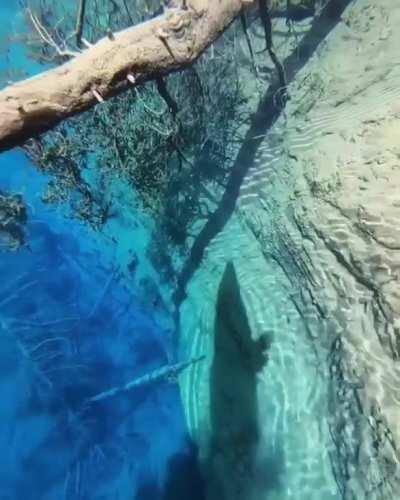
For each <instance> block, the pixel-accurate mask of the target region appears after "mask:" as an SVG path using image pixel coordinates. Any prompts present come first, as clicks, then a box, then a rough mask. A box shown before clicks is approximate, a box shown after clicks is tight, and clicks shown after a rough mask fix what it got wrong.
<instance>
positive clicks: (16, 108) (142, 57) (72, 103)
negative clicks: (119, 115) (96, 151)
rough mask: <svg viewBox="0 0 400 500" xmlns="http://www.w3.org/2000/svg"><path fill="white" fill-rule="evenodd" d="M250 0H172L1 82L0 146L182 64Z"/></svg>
mask: <svg viewBox="0 0 400 500" xmlns="http://www.w3.org/2000/svg"><path fill="white" fill-rule="evenodd" d="M255 3H256V0H188V1H187V2H185V4H182V2H181V0H172V1H170V2H169V7H168V8H166V10H165V12H164V14H163V15H161V16H158V17H156V18H154V19H151V20H150V21H147V22H144V23H142V24H139V25H137V26H133V27H131V28H128V29H126V30H123V31H120V32H118V33H115V34H112V36H107V37H105V38H103V39H102V40H100V41H99V42H97V43H96V44H95V45H92V46H90V47H88V48H86V49H84V50H83V51H82V52H79V53H78V54H77V55H76V56H75V57H73V58H72V59H71V60H70V61H68V62H66V63H64V64H63V65H62V66H59V67H57V68H55V69H51V70H49V71H46V72H45V73H42V74H40V75H38V76H36V77H33V78H30V79H27V80H24V81H22V82H20V83H16V84H13V85H11V86H9V87H6V88H5V89H4V90H2V91H0V151H3V150H6V149H9V148H12V147H14V146H17V145H20V144H22V143H23V142H25V141H26V140H27V139H29V138H31V137H34V136H35V135H37V134H39V133H41V132H45V131H46V130H49V129H50V128H52V127H54V126H55V125H57V124H58V123H59V122H61V121H62V120H64V119H66V118H68V117H70V116H73V115H76V114H78V113H81V112H82V111H85V110H87V109H89V108H91V107H93V106H94V105H96V104H97V103H99V102H102V101H103V100H105V99H108V98H110V97H112V96H114V95H116V94H118V93H119V92H122V91H123V90H126V89H127V88H129V87H134V86H137V85H140V84H142V83H144V82H146V81H148V80H154V79H157V78H160V77H162V76H163V75H166V74H168V73H171V72H174V71H178V70H181V69H184V68H187V67H188V66H190V65H191V64H192V63H193V62H194V61H195V60H196V59H197V58H198V57H199V56H200V55H201V54H202V52H203V51H204V50H205V49H206V48H207V47H208V46H209V45H211V44H212V43H213V42H214V41H215V40H216V39H217V38H218V37H219V36H220V35H221V34H222V33H223V31H224V30H225V29H226V28H227V27H228V26H229V25H230V24H231V23H232V21H233V20H234V19H235V18H236V17H237V16H239V15H240V14H241V13H242V12H243V9H244V8H246V7H250V6H252V5H254V4H255ZM82 5H84V2H82ZM185 5H186V7H185ZM80 34H81V29H80V27H79V26H78V27H77V35H78V37H79V36H80ZM222 84H224V83H223V82H221V85H222ZM227 84H228V83H227Z"/></svg>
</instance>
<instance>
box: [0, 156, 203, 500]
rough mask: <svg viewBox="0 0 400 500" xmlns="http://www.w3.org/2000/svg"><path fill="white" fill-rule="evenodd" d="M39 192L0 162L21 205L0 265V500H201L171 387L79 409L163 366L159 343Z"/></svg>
mask: <svg viewBox="0 0 400 500" xmlns="http://www.w3.org/2000/svg"><path fill="white" fill-rule="evenodd" d="M42 182H43V180H42V179H41V178H40V177H39V175H38V174H36V173H35V171H34V170H33V168H32V167H31V166H30V165H29V164H28V161H27V160H26V159H25V158H24V156H23V155H22V154H21V153H18V152H12V153H7V154H5V155H2V156H1V157H0V189H3V190H11V191H12V192H23V194H24V197H25V199H26V200H27V201H28V203H29V222H28V227H27V238H28V241H29V247H28V248H25V249H23V250H20V251H19V252H16V253H2V254H1V256H0V276H1V284H0V391H1V392H0V393H1V406H0V428H1V433H0V447H1V449H2V461H1V467H0V499H1V500H6V499H7V500H22V499H43V500H52V499H55V500H56V499H57V500H58V499H64V498H65V499H67V500H72V499H100V498H101V499H104V500H105V499H117V498H118V499H125V498H126V499H130V500H134V499H135V500H139V499H140V500H147V499H149V500H150V499H151V500H157V499H168V500H172V499H178V498H179V499H181V498H185V497H187V496H186V495H189V491H196V492H198V494H199V496H198V498H201V497H202V495H201V482H200V479H199V477H198V473H197V468H196V451H195V449H194V446H193V444H191V442H190V440H189V438H188V436H187V433H186V429H185V422H184V417H183V412H182V408H181V403H180V399H179V392H178V388H177V385H176V384H173V383H168V382H159V383H157V384H153V385H151V386H146V387H144V388H142V389H137V390H135V391H131V392H129V393H123V394H121V395H119V396H116V397H114V398H111V399H109V400H106V401H105V402H103V403H102V404H97V405H92V406H91V407H89V408H88V409H85V400H86V399H87V398H88V397H90V396H93V395H95V394H97V393H98V392H101V391H103V390H105V389H108V388H110V387H113V386H115V385H120V384H123V383H125V382H127V381H129V380H131V379H133V378H136V377H138V376H140V375H142V374H145V373H148V372H151V371H152V370H154V369H155V368H157V367H160V366H163V365H165V364H167V363H168V361H167V355H166V348H165V347H166V346H165V340H164V338H163V331H162V330H161V328H160V327H159V326H158V325H157V323H156V321H155V320H154V319H152V315H151V310H150V311H149V310H143V308H141V307H140V306H139V305H138V303H139V302H138V300H137V298H135V293H134V291H132V290H131V289H128V287H127V283H124V278H123V277H122V276H121V275H120V273H119V272H118V266H117V263H116V262H115V261H113V258H112V253H113V249H112V247H110V244H109V243H108V242H107V241H106V240H104V242H103V241H102V239H101V237H100V238H99V237H98V238H96V239H95V238H94V237H92V236H91V234H90V231H89V230H88V229H87V228H83V227H80V226H78V224H77V223H76V222H74V221H70V220H68V219H66V218H64V217H63V215H62V214H56V213H52V212H50V211H49V210H47V209H46V207H45V206H43V205H42V203H41V202H40V200H39V198H38V190H39V189H40V185H41V183H42ZM185 491H186V492H185ZM190 497H191V498H195V497H194V496H193V493H191V494H190Z"/></svg>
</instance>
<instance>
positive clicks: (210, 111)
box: [0, 0, 400, 500]
mask: <svg viewBox="0 0 400 500" xmlns="http://www.w3.org/2000/svg"><path fill="white" fill-rule="evenodd" d="M52 1H53V0H33V3H34V5H36V6H37V5H39V4H41V5H42V6H46V5H48V6H50V7H49V8H48V9H47V10H46V8H45V7H43V9H44V10H45V14H44V16H45V17H44V21H43V22H44V23H46V22H48V23H50V24H51V25H53V24H54V23H55V20H54V19H53V17H52V16H53V15H55V13H56V14H57V16H58V15H59V14H60V9H61V10H63V9H64V8H65V9H66V10H65V12H64V13H65V14H66V17H67V18H68V14H70V13H71V11H69V9H71V6H72V5H74V6H75V3H74V4H72V3H62V4H57V9H58V10H57V9H56V8H54V9H53V8H52V7H53V6H54V5H55V4H54V5H53V4H52ZM71 1H72V0H71ZM221 1H222V0H221ZM166 3H167V2H166ZM189 3H190V2H189ZM260 3H261V4H262V3H263V2H260ZM275 3H279V4H281V5H282V6H284V7H285V8H287V6H291V9H294V10H292V11H291V12H292V15H291V17H287V18H285V17H282V14H279V15H276V16H275V17H274V19H273V41H274V44H275V49H276V51H277V53H278V55H279V59H280V61H281V62H282V63H283V67H284V75H283V76H282V75H280V78H274V72H276V70H277V68H276V66H275V65H274V63H273V59H274V57H273V56H272V58H271V57H270V56H271V54H270V53H269V54H268V53H267V52H266V51H265V50H264V49H265V32H264V27H263V26H262V25H261V24H260V23H259V21H256V20H255V12H254V11H250V12H249V13H248V15H247V21H246V22H247V23H248V26H247V29H248V35H249V38H246V36H245V35H244V34H243V19H242V20H241V22H240V21H238V22H236V23H234V24H233V25H232V26H231V28H230V29H229V30H228V31H227V34H225V35H224V37H223V39H222V41H221V40H220V41H219V42H216V43H215V44H213V45H212V47H211V48H210V49H209V50H208V51H207V52H206V53H205V55H204V57H203V58H201V59H200V60H199V61H198V62H197V63H196V65H195V67H194V69H193V68H190V69H189V70H187V71H185V72H183V74H174V75H172V76H168V78H165V79H164V80H163V81H160V80H158V81H157V86H156V85H154V82H153V83H150V84H148V85H141V86H139V87H138V88H132V89H129V90H128V91H127V92H125V93H123V94H122V95H121V96H118V97H116V98H115V99H113V100H110V101H107V102H106V103H103V104H99V105H98V106H96V107H95V109H94V111H89V112H88V113H86V114H83V115H80V117H79V118H72V119H71V120H67V121H66V122H64V123H63V124H62V125H61V126H60V127H59V128H57V129H56V132H55V133H54V134H53V135H51V134H49V135H44V141H47V140H48V141H49V142H47V143H46V144H47V145H46V148H47V150H46V148H45V149H44V150H43V151H45V153H46V154H45V155H44V156H40V155H39V157H40V160H41V161H42V163H40V162H39V161H37V164H36V165H34V160H33V159H32V158H31V159H29V158H28V156H27V155H26V154H25V153H24V151H23V150H20V149H14V150H12V151H9V152H6V153H2V154H0V195H3V193H7V194H12V195H18V196H21V197H22V199H23V201H24V203H25V204H26V216H27V221H26V224H25V225H23V227H22V229H23V233H24V238H23V245H22V246H21V248H19V249H18V250H17V251H4V252H1V253H0V395H1V405H0V446H1V450H2V455H1V464H0V500H25V499H27V500H31V499H32V500H42V499H43V500H117V499H118V500H189V499H190V500H339V499H343V500H395V499H396V498H400V493H398V491H399V490H398V488H399V486H398V485H399V479H398V478H400V472H399V471H400V465H399V464H400V460H399V459H398V458H397V455H398V452H397V449H396V442H397V441H398V440H399V439H400V437H399V436H400V431H398V429H399V426H398V421H399V420H398V419H399V418H400V413H399V412H398V407H399V406H398V399H399V398H398V390H397V385H398V384H397V381H400V371H399V368H398V338H397V337H398V332H399V326H398V325H399V324H400V323H399V317H398V315H397V316H396V304H397V305H398V299H399V294H398V287H397V285H398V269H400V263H399V261H398V255H399V254H398V248H399V246H398V241H399V240H396V234H397V233H398V230H397V226H398V223H397V222H398V217H399V211H398V209H399V207H400V205H399V203H398V195H397V191H396V187H395V186H396V179H399V177H398V175H399V174H398V172H399V164H398V159H399V158H400V152H399V148H398V143H399V139H400V135H399V131H400V127H399V122H398V120H399V117H400V114H399V113H400V112H399V109H400V108H399V104H398V100H399V96H400V92H399V90H398V89H399V85H398V82H399V75H400V70H399V68H400V64H399V61H398V41H397V39H396V33H397V25H398V22H400V9H399V7H398V6H397V8H394V7H393V2H392V0H382V2H381V3H380V4H379V5H371V3H370V2H369V1H368V0H358V2H357V1H356V0H353V1H351V0H331V1H329V0H328V1H325V0H316V1H315V2H313V1H310V2H306V1H305V0H303V3H304V4H307V8H304V7H302V6H300V7H299V9H300V10H297V7H296V6H295V5H294V4H296V5H297V4H298V2H286V1H282V2H273V4H274V5H275ZM22 5H24V1H23V0H12V1H11V0H10V1H9V2H7V3H6V2H5V1H4V2H3V3H2V4H1V5H0V20H1V21H2V23H1V24H0V26H1V28H0V43H1V48H2V50H1V51H0V72H1V75H2V76H1V81H0V88H1V87H2V86H3V85H5V83H6V80H7V79H8V78H10V79H13V80H18V79H20V78H23V77H24V76H29V75H34V74H36V73H38V72H40V71H43V70H44V69H45V68H46V67H48V66H49V65H51V64H52V63H51V62H49V61H42V64H39V63H37V62H33V60H32V57H29V56H28V54H27V51H26V46H25V47H24V45H23V44H21V43H16V40H14V39H12V38H11V40H12V43H11V45H10V43H9V42H10V40H8V37H9V36H10V35H11V36H14V35H15V34H19V35H20V34H21V33H23V34H26V26H27V24H26V20H27V17H26V15H24V14H23V10H22V9H21V6H22ZM88 5H89V9H93V10H91V11H90V12H91V14H93V12H95V15H94V17H93V16H92V17H90V16H89V15H88V17H90V19H91V20H92V21H91V22H92V23H94V22H95V23H98V25H96V26H95V27H93V25H91V24H90V23H87V24H88V25H87V26H86V31H85V33H86V34H87V36H88V38H89V39H90V40H91V41H94V40H92V39H91V38H90V36H91V35H93V32H95V33H98V32H100V33H108V37H109V39H110V42H112V41H113V36H114V35H113V31H112V29H111V28H115V32H117V31H118V30H119V29H120V28H123V27H125V26H126V25H128V24H131V23H130V21H129V22H127V20H129V19H130V18H131V17H132V15H133V17H135V16H138V17H135V20H136V21H137V22H139V21H142V20H143V19H149V17H150V16H151V14H150V13H151V12H153V14H154V15H156V14H158V13H160V11H159V10H157V7H158V5H159V2H158V0H135V2H125V0H115V1H114V0H113V1H111V2H105V1H104V2H102V1H96V2H94V3H92V4H91V0H88ZM93 5H94V6H93ZM132 5H135V6H137V7H138V8H137V11H136V10H135V12H133V10H132ZM311 5H312V6H313V7H312V8H311V7H310V6H311ZM139 6H141V7H140V8H142V9H143V14H142V12H141V11H140V8H139ZM284 7H282V8H284ZM314 7H315V10H314ZM121 12H123V13H124V14H123V15H121V17H119V15H120V14H118V13H121ZM74 15H75V14H74ZM196 15H197V14H196ZM313 16H314V17H313ZM63 19H64V18H63V16H61V19H60V25H62V22H63ZM121 19H122V20H121ZM94 20H95V21H94ZM382 20H383V21H382ZM113 23H114V24H113ZM56 25H57V26H58V24H57V23H56ZM68 29H69V28H68ZM185 34H186V31H185V33H184V34H183V35H182V36H183V39H184V38H185ZM55 36H58V35H57V34H56V35H55ZM93 38H96V37H93ZM161 38H162V37H161ZM167 38H168V37H167ZM162 39H163V38H162ZM7 40H8V41H7ZM249 41H250V43H251V44H253V47H252V49H251V50H250V51H249V47H248V43H249ZM107 43H108V41H107ZM163 43H164V44H165V43H166V44H167V42H165V40H164V42H163ZM86 45H88V44H86V42H85V44H84V47H81V49H82V50H86ZM366 47H367V49H366ZM44 56H46V53H44ZM252 58H254V60H252ZM44 59H46V58H45V57H44ZM226 61H229V64H228V65H225V62H226ZM255 63H257V64H256V67H255V66H254V64H255ZM389 63H390V64H389ZM388 66H390V69H389V70H388ZM8 70H12V73H11V74H9V75H8V76H7V77H4V75H5V73H6V72H7V71H8ZM221 72H222V73H221ZM277 74H278V75H279V70H278V72H277ZM182 75H183V76H182ZM227 75H228V77H227ZM236 78H237V80H236ZM282 78H285V79H286V83H285V84H284V88H282ZM220 81H223V83H224V85H220ZM227 82H228V83H231V82H234V83H235V84H236V87H235V85H233V84H232V85H228V84H227ZM165 85H166V86H165ZM232 88H235V91H236V93H232ZM188 89H189V91H188ZM168 92H169V94H168ZM165 93H167V98H166V97H165V95H166V94H165ZM210 95H212V98H211V97H210ZM100 100H101V99H100ZM174 100H175V101H176V102H175V101H174ZM199 103H200V104H199ZM203 107H204V109H203ZM222 111H223V112H225V111H226V113H225V114H223V113H222V114H220V113H221V112H222ZM0 113H1V110H0ZM235 113H236V114H235ZM177 117H178V118H177ZM215 117H218V120H217V123H215ZM232 117H234V118H232ZM0 119H1V116H0ZM88 124H89V126H88ZM208 127H210V128H208ZM230 134H232V136H230ZM232 137H233V140H232V142H231V143H229V138H231V139H232ZM224 138H225V139H226V138H228V139H227V140H228V143H229V147H227V148H226V149H224V147H222V146H221V144H222V143H223V141H224ZM69 141H70V142H69ZM185 141H186V142H185ZM71 145H72V146H71ZM31 151H32V149H31ZM54 151H56V154H54ZM65 151H67V153H66V154H64V153H65ZM68 154H70V155H72V156H73V160H72V161H71V162H69V160H70V159H71V157H72V156H70V157H68ZM227 158H228V160H227ZM75 162H76V163H75ZM60 165H61V169H60V170H57V168H59V167H60ZM71 165H72V167H71ZM75 165H78V167H79V168H78V171H79V174H78V175H76V170H74V168H73V167H74V166H75ZM54 166H55V167H57V168H54V169H53V170H52V168H53V167H54ZM37 167H39V168H37ZM40 168H42V171H43V169H45V168H48V169H49V170H50V171H51V172H52V173H51V174H48V175H49V176H48V177H47V176H46V175H44V174H43V173H40ZM79 169H81V170H79ZM369 169H370V170H369ZM65 171H67V172H68V174H69V175H71V173H72V179H73V182H72V184H73V186H74V187H73V189H72V190H70V191H69V187H70V186H69V187H68V181H70V180H71V178H69V179H68V175H66V177H67V179H65V178H64V177H63V175H64V172H65ZM171 172H172V173H171ZM51 176H52V177H51ZM396 176H397V177H396ZM76 178H78V182H77V181H76ZM49 181H50V182H53V187H54V186H55V187H56V188H58V189H60V191H57V189H55V190H54V191H53V192H51V190H50V191H49V190H47V188H48V183H49ZM63 182H64V184H63ZM398 182H399V181H398ZM65 184H66V185H67V188H65ZM64 188H65V191H64V192H63V189H64ZM86 188H87V189H86ZM79 189H80V191H79ZM88 192H89V195H90V196H92V198H91V197H90V196H88V198H85V196H87V195H88ZM44 193H47V195H48V198H51V195H53V196H54V195H55V198H57V195H59V199H58V200H57V201H56V202H55V203H54V202H53V203H48V204H46V203H44V201H43V195H44ZM48 193H50V195H49V194H48ZM60 193H61V194H60ZM93 194H94V195H99V196H98V197H96V196H94V197H93ZM63 195H65V199H64V198H63ZM88 199H89V200H90V203H92V202H93V206H92V205H90V203H89V204H88V205H80V204H79V203H80V202H81V201H82V200H83V201H88ZM99 200H100V202H99ZM96 203H98V205H96ZM101 203H103V205H102V204H101ZM89 205H90V209H92V208H93V207H95V208H94V211H93V212H90V210H89V209H88V212H85V209H86V208H88V206H89ZM98 207H100V208H101V209H104V208H105V211H103V212H101V215H102V216H103V215H104V221H103V224H102V223H99V224H98V225H96V223H98V218H97V219H96V217H94V218H93V219H91V217H92V216H93V214H94V215H95V216H96V215H97V216H98V214H96V211H95V210H96V209H97V208H98ZM88 213H89V215H88ZM0 217H3V214H2V213H1V212H0ZM83 221H86V222H88V221H89V222H91V224H88V223H84V222H83ZM399 234H400V233H399ZM18 235H19V236H21V234H20V233H18ZM1 238H4V236H3V233H2V226H1V220H0V243H2V242H3V241H5V240H4V239H3V240H2V239H1ZM399 238H400V236H399ZM396 252H397V253H396ZM383 287H387V288H385V289H384V290H383ZM386 299H387V303H386ZM396 301H397V302H396ZM389 303H390V304H389ZM397 310H398V309H397ZM388 311H390V313H389V312H388Z"/></svg>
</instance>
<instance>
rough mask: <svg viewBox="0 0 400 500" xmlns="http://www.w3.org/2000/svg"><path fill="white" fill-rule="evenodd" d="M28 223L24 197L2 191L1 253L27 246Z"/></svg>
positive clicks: (0, 216) (0, 203)
mask: <svg viewBox="0 0 400 500" xmlns="http://www.w3.org/2000/svg"><path fill="white" fill-rule="evenodd" d="M26 221H27V212H26V206H25V204H24V201H23V198H22V196H20V195H10V194H6V193H4V192H2V191H0V251H4V250H8V251H10V250H18V249H19V248H21V247H22V246H23V245H24V244H25V231H24V226H25V224H26Z"/></svg>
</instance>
